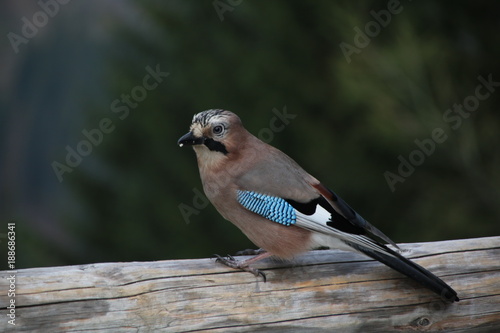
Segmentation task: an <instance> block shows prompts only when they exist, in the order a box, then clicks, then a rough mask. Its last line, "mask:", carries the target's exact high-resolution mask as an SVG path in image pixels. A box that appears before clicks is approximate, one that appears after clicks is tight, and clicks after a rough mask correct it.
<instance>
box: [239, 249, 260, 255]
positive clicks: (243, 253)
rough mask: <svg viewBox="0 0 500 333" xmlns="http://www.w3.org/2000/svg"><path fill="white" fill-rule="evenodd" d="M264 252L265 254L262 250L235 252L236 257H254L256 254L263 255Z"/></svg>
mask: <svg viewBox="0 0 500 333" xmlns="http://www.w3.org/2000/svg"><path fill="white" fill-rule="evenodd" d="M265 252H266V250H264V249H257V250H254V249H245V250H242V251H238V252H236V255H237V256H256V255H258V254H261V253H265Z"/></svg>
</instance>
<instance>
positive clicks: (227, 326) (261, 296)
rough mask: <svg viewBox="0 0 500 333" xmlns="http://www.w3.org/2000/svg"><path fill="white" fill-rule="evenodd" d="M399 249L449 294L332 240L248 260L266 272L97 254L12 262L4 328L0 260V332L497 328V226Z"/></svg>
mask: <svg viewBox="0 0 500 333" xmlns="http://www.w3.org/2000/svg"><path fill="white" fill-rule="evenodd" d="M401 248H402V249H403V250H404V251H405V252H404V253H403V254H404V255H405V256H407V257H409V258H412V259H413V260H414V261H415V262H417V263H418V264H420V265H422V266H424V267H426V268H427V269H429V270H430V271H431V272H433V273H434V274H436V275H437V276H439V277H441V278H442V279H443V280H444V281H445V282H447V283H448V284H449V285H451V286H452V287H453V288H454V289H455V290H456V291H457V292H458V295H459V297H460V302H458V303H453V304H448V303H445V302H444V301H442V300H441V299H440V298H439V296H436V295H435V294H433V293H432V292H430V291H428V290H426V289H425V288H423V287H420V286H419V285H418V284H417V283H414V282H413V281H411V280H410V279H408V278H406V277H404V276H403V275H401V274H399V273H397V272H395V271H393V270H391V269H390V268H388V267H386V266H384V265H382V264H380V263H378V262H376V261H373V260H371V259H369V258H367V257H365V256H363V255H360V254H356V253H349V252H342V251H336V250H325V251H313V252H309V253H307V254H304V255H302V256H300V257H297V258H296V259H295V260H294V261H291V262H277V261H274V260H271V259H266V260H264V261H262V262H261V263H258V264H257V265H256V267H258V268H260V269H263V270H264V272H265V273H266V274H267V278H268V282H266V283H264V282H262V280H261V279H258V278H256V277H254V276H253V275H251V274H249V273H245V272H239V271H235V270H232V269H230V268H227V267H225V266H222V265H219V264H216V263H215V262H214V260H213V259H193V260H168V261H156V262H128V263H100V264H90V265H79V266H65V267H47V268H30V269H21V270H18V271H17V274H16V298H15V299H16V305H17V307H16V326H15V327H14V326H12V325H9V324H8V320H9V318H8V317H7V314H8V312H7V309H6V305H7V304H8V302H9V298H8V297H7V291H6V290H7V289H8V284H7V278H8V276H9V275H10V274H11V272H10V271H1V272H0V278H1V280H0V290H3V292H2V294H1V295H0V306H1V310H0V331H1V332H8V331H19V332H83V331H85V332H92V331H95V332H102V331H107V330H109V331H112V332H152V331H165V332H204V331H210V332H256V331H259V332H290V331H296V332H332V331H334V330H335V331H337V330H338V331H339V332H374V331H380V332H399V331H408V330H412V331H427V332H432V331H447V332H500V260H499V258H500V237H487V238H476V239H464V240H454V241H442V242H431V243H412V244H401ZM238 258H240V259H244V258H248V257H238Z"/></svg>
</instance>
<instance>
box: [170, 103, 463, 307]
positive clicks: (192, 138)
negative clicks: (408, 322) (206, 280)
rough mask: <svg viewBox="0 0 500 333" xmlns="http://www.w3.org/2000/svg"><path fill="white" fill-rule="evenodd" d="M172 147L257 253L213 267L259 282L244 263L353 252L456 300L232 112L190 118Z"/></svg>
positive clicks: (450, 293)
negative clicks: (186, 156)
mask: <svg viewBox="0 0 500 333" xmlns="http://www.w3.org/2000/svg"><path fill="white" fill-rule="evenodd" d="M178 144H179V146H181V147H182V146H184V145H189V146H193V148H194V151H195V153H196V158H197V161H198V167H199V170H200V176H201V181H202V183H203V189H204V191H205V194H206V196H207V197H208V199H209V200H210V202H212V204H213V205H214V206H215V208H216V209H217V210H218V211H219V213H220V214H221V215H222V216H223V217H224V218H225V219H227V220H229V221H231V222H232V223H233V224H235V225H236V226H237V227H238V228H239V229H241V231H242V232H243V233H244V234H245V235H246V236H247V237H248V238H249V239H250V240H251V241H252V242H253V243H254V244H255V245H257V246H259V247H260V248H262V249H263V252H261V253H260V254H259V255H257V256H256V257H253V258H251V259H248V260H245V261H237V260H235V259H234V258H233V257H231V256H229V257H227V258H222V257H220V256H219V257H218V261H219V262H222V263H223V264H225V265H227V266H229V267H232V268H237V269H242V270H244V271H248V272H251V273H253V274H255V275H256V276H258V275H259V274H260V275H261V276H262V277H263V278H264V280H265V275H264V274H263V273H262V272H260V271H259V270H257V269H255V268H253V267H251V266H250V264H252V263H254V262H256V261H257V260H260V259H264V258H267V257H270V256H275V257H278V258H283V259H289V258H292V257H294V256H296V255H297V254H299V253H302V252H305V251H309V250H312V249H316V248H318V247H328V248H337V249H341V250H351V251H353V250H354V251H357V252H361V253H363V254H365V255H367V256H369V257H371V258H373V259H376V260H378V261H380V262H382V263H383V264H385V265H387V266H389V267H391V268H393V269H395V270H396V271H398V272H400V273H402V274H404V275H406V276H408V277H410V278H412V279H413V280H415V281H417V282H419V283H420V284H422V285H423V286H425V287H427V288H429V289H430V290H432V291H433V292H435V293H437V294H438V295H440V296H441V297H443V298H445V299H446V300H448V301H451V302H453V301H458V300H459V299H458V297H457V293H456V292H455V291H454V290H453V289H452V288H451V287H450V286H448V285H447V284H446V283H445V282H443V281H442V280H441V279H440V278H438V277H437V276H435V275H434V274H432V273H431V272H429V271H427V270H426V269H424V268H423V267H421V266H419V265H417V264H415V263H414V262H412V261H410V260H408V259H406V258H405V257H403V256H402V255H401V254H399V253H398V252H396V251H394V250H392V249H390V248H389V247H387V246H386V245H384V244H383V243H382V242H380V241H377V240H376V238H378V239H380V240H381V241H384V242H386V243H389V244H391V245H393V246H394V247H395V248H398V247H397V245H396V244H395V243H394V242H393V241H392V240H390V239H389V238H388V237H387V236H386V235H384V234H383V233H382V232H381V231H380V230H378V229H377V228H375V227H374V226H373V225H371V224H370V223H368V222H367V221H366V220H365V219H363V218H362V217H361V216H360V215H359V214H357V213H356V212H355V211H354V210H353V209H352V208H351V207H349V205H347V204H346V203H345V202H344V200H342V199H341V198H340V197H339V196H338V195H336V194H335V193H334V192H333V191H331V190H329V189H328V188H326V187H325V186H324V185H323V184H321V183H320V182H319V181H318V180H317V179H316V178H314V177H313V176H311V175H310V174H308V173H307V172H306V171H304V169H302V168H301V167H300V166H299V165H298V164H297V163H296V162H295V161H294V160H292V159H291V158H290V157H288V156H287V155H286V154H284V153H283V152H281V151H280V150H278V149H276V148H274V147H272V146H270V145H268V144H266V143H264V142H262V141H261V140H259V139H258V138H257V137H255V136H253V135H252V134H250V133H249V132H248V131H247V130H246V129H245V128H244V127H243V125H242V122H241V120H240V118H239V117H238V116H237V115H236V114H234V113H232V112H230V111H226V110H207V111H203V112H200V113H198V114H196V115H195V116H194V117H193V121H192V124H191V127H190V131H189V132H188V133H187V134H185V135H184V136H182V137H181V138H180V139H179V141H178Z"/></svg>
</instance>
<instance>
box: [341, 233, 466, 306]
mask: <svg viewBox="0 0 500 333" xmlns="http://www.w3.org/2000/svg"><path fill="white" fill-rule="evenodd" d="M344 242H345V243H346V244H347V245H349V246H351V247H353V248H354V249H356V250H358V251H360V252H361V253H364V254H365V255H367V256H369V257H371V258H373V259H375V260H377V261H380V262H381V263H383V264H384V265H386V266H389V267H390V268H392V269H394V270H396V271H398V272H400V273H402V274H404V275H406V276H407V277H409V278H411V279H412V280H414V281H416V282H418V283H420V284H421V285H422V286H424V287H426V288H427V289H429V290H431V291H433V292H434V293H436V294H438V295H439V296H440V297H441V298H442V299H443V300H445V301H447V302H450V303H453V302H458V301H459V300H460V299H459V298H458V295H457V292H456V291H455V290H453V288H451V287H450V286H449V285H448V284H446V282H444V281H443V280H441V279H440V278H438V277H437V276H436V275H434V274H433V273H431V272H430V271H428V270H427V269H425V268H423V267H422V266H420V265H418V264H417V263H414V262H413V261H411V260H410V259H408V258H405V257H403V256H402V255H400V254H399V253H397V252H395V251H393V250H391V249H390V248H388V247H387V246H385V245H382V244H378V245H379V246H381V247H382V248H383V249H384V250H386V251H387V253H382V252H378V251H373V250H371V249H368V248H365V247H364V246H363V245H361V244H356V243H352V242H347V241H344Z"/></svg>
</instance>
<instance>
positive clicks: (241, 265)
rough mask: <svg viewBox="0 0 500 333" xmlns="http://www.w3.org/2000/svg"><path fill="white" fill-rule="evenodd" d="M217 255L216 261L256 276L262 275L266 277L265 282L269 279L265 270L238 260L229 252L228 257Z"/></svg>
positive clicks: (263, 277)
mask: <svg viewBox="0 0 500 333" xmlns="http://www.w3.org/2000/svg"><path fill="white" fill-rule="evenodd" d="M215 256H216V257H217V259H215V262H219V263H221V264H223V265H226V266H228V267H231V268H234V269H240V270H242V271H245V272H249V273H252V274H253V275H255V276H256V277H259V275H260V276H262V279H264V282H266V280H267V278H266V274H264V272H262V271H260V270H258V269H257V268H253V267H250V266H249V265H248V264H246V263H245V262H244V261H238V260H236V259H234V257H233V256H231V255H229V254H228V255H227V256H226V257H222V256H220V255H218V254H215Z"/></svg>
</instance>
